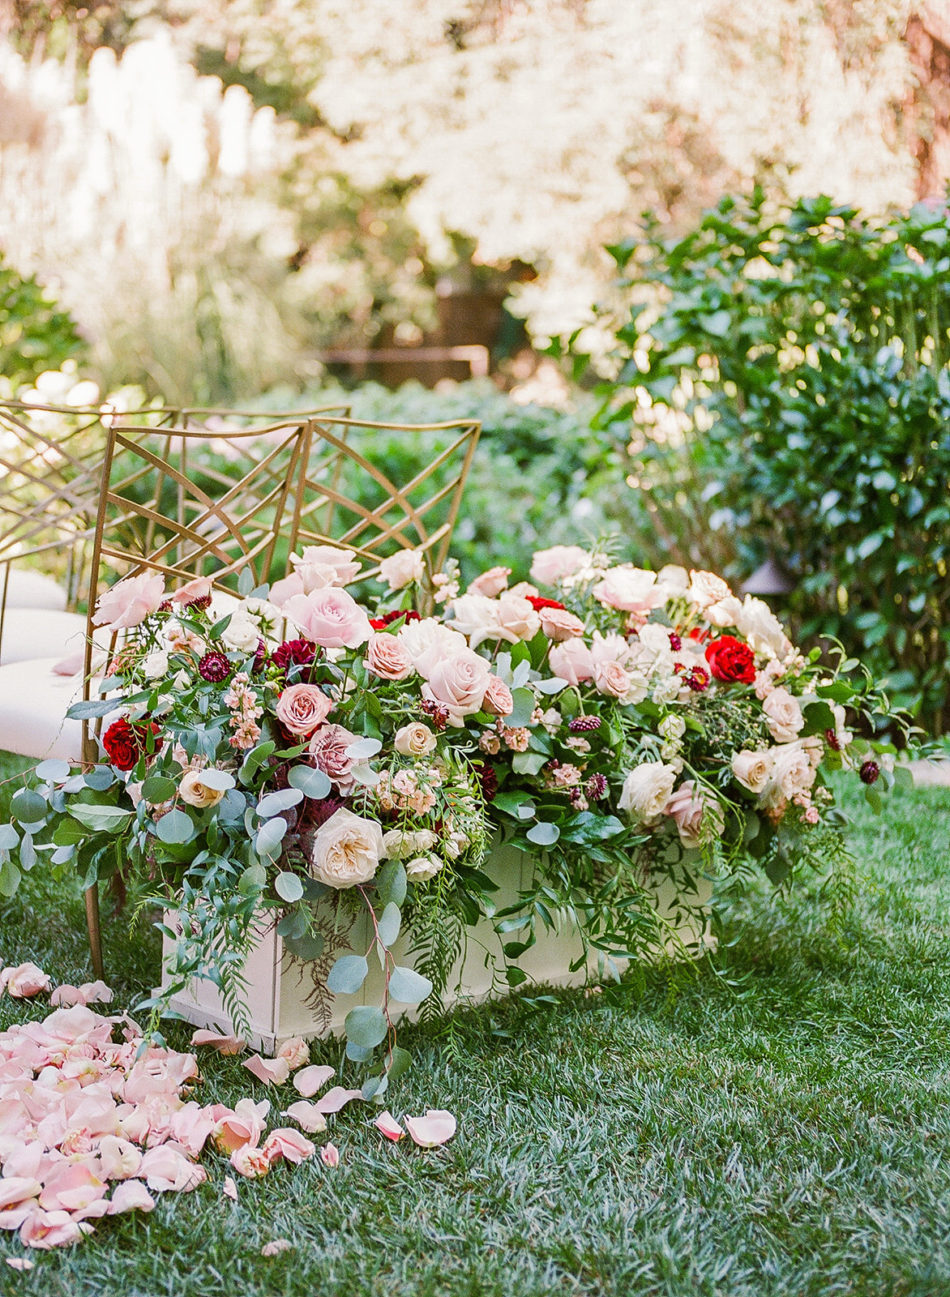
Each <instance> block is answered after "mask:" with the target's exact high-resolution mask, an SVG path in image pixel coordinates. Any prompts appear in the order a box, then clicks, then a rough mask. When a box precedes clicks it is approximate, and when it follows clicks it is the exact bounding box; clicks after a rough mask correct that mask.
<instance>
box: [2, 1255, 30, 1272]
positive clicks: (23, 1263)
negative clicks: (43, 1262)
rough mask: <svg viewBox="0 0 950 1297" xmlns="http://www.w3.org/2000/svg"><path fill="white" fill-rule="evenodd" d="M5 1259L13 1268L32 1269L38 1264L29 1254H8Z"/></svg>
mask: <svg viewBox="0 0 950 1297" xmlns="http://www.w3.org/2000/svg"><path fill="white" fill-rule="evenodd" d="M4 1259H5V1261H6V1263H7V1265H8V1266H9V1267H10V1269H11V1270H32V1269H33V1267H34V1266H35V1265H36V1262H35V1261H31V1260H30V1258H29V1257H28V1256H8V1257H5V1258H4Z"/></svg>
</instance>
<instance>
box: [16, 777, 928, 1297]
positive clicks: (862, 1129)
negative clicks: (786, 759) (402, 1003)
mask: <svg viewBox="0 0 950 1297" xmlns="http://www.w3.org/2000/svg"><path fill="white" fill-rule="evenodd" d="M14 768H15V767H14V766H13V765H12V764H10V763H7V765H5V766H4V767H3V772H4V773H8V772H9V771H11V770H13V769H14ZM5 791H6V790H5ZM851 809H852V812H853V814H854V817H855V820H856V831H855V836H854V844H855V848H856V854H857V858H858V861H859V865H860V869H861V871H862V875H863V879H864V881H863V884H862V887H861V892H860V898H859V900H858V902H857V903H856V905H855V907H854V909H853V910H852V912H851V913H850V914H849V915H848V917H847V918H846V920H845V922H844V924H843V925H842V926H840V927H839V928H838V930H837V931H836V930H835V928H834V926H833V925H832V924H830V923H829V922H828V921H827V911H823V910H822V909H821V908H820V906H818V905H817V904H816V903H815V901H814V899H813V898H809V897H807V896H804V895H800V896H798V897H796V898H795V899H794V900H793V901H792V902H790V903H788V904H785V903H779V902H776V901H775V899H773V898H770V897H767V896H764V895H763V896H756V897H752V898H750V899H748V900H746V901H744V902H743V903H742V904H741V905H739V906H737V907H735V908H734V909H733V910H732V911H731V912H730V914H729V915H728V916H727V919H726V922H725V928H724V934H723V937H722V944H721V947H720V953H719V955H718V956H717V958H716V972H713V971H712V970H711V969H705V970H702V971H701V972H700V975H699V976H697V977H696V978H694V979H691V980H689V981H687V982H685V983H684V984H682V985H680V986H678V987H677V988H675V990H673V989H671V987H670V985H669V984H668V983H665V984H664V983H663V982H660V981H658V980H656V981H655V982H654V983H653V984H651V985H648V986H647V987H646V988H645V989H644V988H642V987H641V988H640V989H639V990H638V991H637V990H634V989H633V988H628V989H627V990H624V991H622V992H620V991H611V992H608V993H606V994H604V995H601V996H593V997H589V998H584V997H583V996H581V995H577V994H575V995H563V996H561V997H559V1001H560V1002H559V1004H558V1006H557V1007H556V1008H554V1007H552V1006H542V1007H540V1008H539V1007H535V1008H532V1007H531V1006H530V1005H525V1004H516V1003H513V1004H508V1005H504V1006H502V1007H494V1008H490V1009H485V1010H481V1011H479V1012H477V1013H472V1014H469V1015H466V1016H465V1017H464V1018H461V1019H457V1020H456V1022H455V1027H456V1030H455V1032H454V1034H453V1035H452V1036H451V1037H447V1036H445V1035H444V1034H443V1035H442V1037H441V1038H440V1037H439V1036H437V1035H436V1034H433V1033H431V1032H430V1033H423V1032H422V1031H416V1032H414V1033H412V1036H413V1038H412V1041H411V1042H410V1043H411V1044H412V1045H413V1046H414V1048H415V1050H416V1052H417V1054H418V1059H417V1064H416V1066H415V1067H414V1069H413V1071H412V1072H411V1074H410V1076H409V1077H408V1078H407V1080H406V1081H405V1082H403V1083H402V1088H401V1089H400V1090H399V1092H398V1097H394V1098H393V1103H392V1105H391V1106H392V1108H393V1110H394V1111H395V1112H396V1114H397V1115H401V1113H402V1112H403V1111H409V1112H411V1113H412V1112H419V1111H422V1110H424V1108H425V1107H426V1106H427V1105H428V1106H433V1107H446V1108H449V1109H451V1110H452V1111H454V1112H455V1113H456V1114H457V1115H458V1117H459V1119H460V1128H459V1134H458V1135H457V1136H456V1138H455V1140H454V1141H453V1142H452V1143H450V1144H449V1145H447V1146H445V1147H444V1148H443V1149H440V1150H434V1151H429V1152H424V1151H422V1150H419V1149H416V1148H415V1147H408V1148H407V1147H406V1144H405V1142H403V1144H401V1145H399V1146H398V1147H394V1146H391V1145H389V1144H386V1143H385V1141H383V1140H382V1138H381V1137H380V1136H379V1135H378V1134H377V1133H376V1131H375V1130H373V1129H372V1128H371V1127H369V1126H367V1124H366V1113H367V1109H366V1108H360V1106H358V1105H353V1106H351V1108H350V1109H348V1110H346V1111H345V1112H344V1113H342V1114H340V1115H339V1116H338V1117H336V1118H333V1119H331V1120H332V1123H333V1124H332V1126H331V1132H330V1135H331V1137H332V1138H333V1140H334V1141H335V1142H336V1143H337V1145H338V1146H339V1147H340V1149H341V1151H342V1162H341V1164H340V1166H339V1168H337V1169H336V1170H328V1169H327V1168H326V1167H324V1166H323V1165H322V1164H321V1163H320V1162H319V1161H317V1162H315V1163H312V1164H309V1165H307V1164H304V1165H303V1166H301V1167H298V1168H286V1167H278V1168H277V1169H276V1170H275V1171H273V1172H272V1173H271V1174H270V1175H269V1176H268V1177H267V1178H266V1179H265V1180H262V1181H259V1182H246V1181H245V1182H242V1183H241V1184H239V1186H238V1198H239V1201H238V1203H237V1204H236V1205H235V1204H233V1203H231V1202H230V1201H229V1200H228V1199H227V1198H225V1197H223V1196H222V1194H221V1184H222V1181H223V1178H224V1175H225V1174H226V1173H227V1171H228V1170H229V1168H228V1166H227V1163H226V1162H225V1161H224V1159H219V1158H217V1155H215V1154H212V1155H210V1156H209V1157H208V1158H206V1159H205V1164H206V1165H207V1166H208V1167H209V1172H210V1178H209V1182H208V1183H207V1184H205V1185H204V1186H202V1187H200V1188H199V1189H198V1190H197V1191H196V1192H194V1193H192V1194H188V1195H175V1194H172V1195H167V1196H166V1197H164V1198H159V1202H158V1206H157V1208H156V1210H155V1212H154V1213H153V1214H152V1215H151V1216H150V1217H144V1216H140V1215H135V1216H123V1217H120V1218H117V1219H115V1220H113V1221H108V1222H103V1223H101V1224H99V1225H98V1228H97V1230H96V1233H95V1235H93V1236H92V1237H91V1238H90V1239H88V1240H87V1241H86V1242H85V1243H83V1244H81V1245H80V1246H78V1247H76V1248H74V1249H72V1250H67V1251H62V1252H58V1253H49V1254H43V1253H35V1254H33V1256H34V1259H35V1260H36V1269H35V1270H33V1271H32V1272H30V1273H27V1274H14V1273H13V1272H12V1271H10V1272H6V1267H4V1266H2V1265H0V1293H3V1294H6V1293H32V1294H38V1295H42V1297H67V1295H68V1297H80V1295H82V1294H103V1297H158V1295H159V1294H169V1295H172V1294H174V1295H176V1297H219V1295H221V1297H252V1295H253V1297H264V1295H265V1294H266V1295H267V1297H272V1295H275V1297H276V1295H278V1294H287V1295H288V1297H289V1295H291V1294H292V1295H293V1297H297V1295H298V1294H299V1295H300V1297H321V1295H322V1294H328V1295H329V1294H333V1295H334V1297H335V1295H336V1294H340V1295H345V1297H351V1295H354V1297H355V1294H380V1295H382V1294H386V1295H387V1297H410V1295H411V1297H425V1294H435V1293H440V1294H441V1293H445V1294H452V1297H482V1295H483V1294H486V1295H487V1294H493V1295H494V1294H498V1295H499V1297H502V1295H504V1297H527V1295H528V1294H531V1295H532V1297H535V1295H537V1297H546V1295H547V1294H575V1293H577V1294H580V1293H583V1294H616V1295H617V1297H633V1295H634V1294H637V1295H639V1294H669V1295H671V1297H672V1295H674V1294H675V1295H676V1297H704V1295H708V1297H713V1295H714V1294H715V1295H717V1297H733V1295H738V1294H742V1295H743V1297H744V1295H745V1294H748V1297H766V1295H768V1294H815V1295H816V1297H817V1295H819V1294H820V1295H821V1297H825V1295H826V1294H837V1293H847V1294H869V1295H870V1294H873V1295H874V1297H882V1295H887V1297H891V1295H897V1294H921V1297H924V1295H925V1294H926V1295H927V1297H939V1295H940V1294H950V1106H948V1103H947V1099H948V1091H950V1049H948V1041H950V1031H948V1026H950V1023H948V1010H950V918H948V916H950V789H946V790H944V789H924V790H920V791H916V792H912V793H899V794H897V795H895V796H894V797H893V799H892V800H891V802H890V804H889V809H888V812H887V817H886V819H884V820H883V821H879V820H875V819H874V818H873V817H872V816H871V815H870V814H869V813H867V812H866V811H865V809H864V806H863V803H862V802H861V801H860V799H858V798H855V799H854V800H853V804H852V805H851ZM108 945H109V950H108V959H109V964H110V968H109V973H110V981H111V982H112V984H113V985H114V986H115V987H116V989H117V992H118V994H119V1001H118V1002H119V1003H126V1002H128V1000H129V999H131V998H132V997H133V996H134V995H135V994H136V993H137V992H139V991H141V989H142V988H143V987H146V986H149V985H151V984H153V983H154V980H155V978H156V976H157V960H158V954H157V943H156V940H155V938H154V934H153V933H151V932H150V931H148V930H147V929H145V930H140V931H137V932H136V933H135V934H133V935H131V936H130V934H129V933H128V931H127V930H126V929H125V927H124V925H123V924H121V923H116V924H113V925H112V926H111V927H110V929H109V932H108ZM0 955H2V957H3V960H4V962H6V963H15V962H18V961H20V960H22V959H26V958H32V959H35V960H36V961H37V962H38V963H40V964H41V965H42V966H43V967H44V968H45V969H46V970H47V971H48V972H49V973H51V974H52V976H53V977H54V979H55V980H56V981H70V982H78V981H81V980H86V979H87V978H88V977H89V976H90V975H91V974H90V973H89V970H88V964H87V963H86V950H85V942H84V926H83V919H82V907H81V902H80V900H79V898H78V895H77V894H75V893H74V892H70V893H69V894H68V895H59V894H55V893H54V892H53V891H52V890H51V889H50V888H49V886H48V885H45V884H44V883H43V882H42V881H41V880H40V879H39V878H31V879H30V880H29V882H28V886H27V887H25V888H24V889H23V891H22V893H21V894H20V895H19V896H17V897H16V898H15V900H13V901H12V902H9V903H6V904H4V905H3V906H2V909H0ZM42 1011H43V1010H42V1008H41V1007H39V1006H37V1005H34V1006H32V1007H30V1006H28V1005H26V1006H25V1005H23V1004H20V1003H15V1002H11V1001H9V1000H7V999H4V1000H2V1001H0V1025H3V1026H6V1025H8V1024H9V1023H10V1022H12V1021H16V1020H22V1019H25V1018H27V1017H30V1016H36V1015H37V1014H38V1013H40V1012H42ZM189 1031H190V1029H188V1030H187V1031H186V1030H184V1029H181V1028H178V1027H174V1026H173V1027H172V1028H171V1030H170V1031H169V1033H168V1034H169V1040H170V1042H171V1043H173V1044H176V1045H179V1046H181V1045H183V1044H184V1043H185V1042H186V1040H187V1038H188V1033H189ZM409 1034H410V1033H406V1035H407V1037H408V1035H409ZM337 1056H338V1050H337V1049H336V1048H335V1047H333V1046H330V1045H319V1046H316V1047H315V1048H314V1061H330V1062H336V1060H337ZM203 1065H204V1067H205V1071H206V1078H207V1080H206V1084H205V1086H204V1087H203V1093H204V1095H205V1096H207V1097H206V1101H211V1100H212V1098H214V1097H221V1098H224V1099H227V1100H230V1101H232V1102H233V1101H234V1100H235V1099H237V1098H238V1097H239V1096H240V1095H242V1094H244V1093H249V1092H254V1093H255V1097H258V1098H260V1097H264V1093H265V1092H264V1089H263V1087H261V1086H260V1085H259V1084H258V1083H257V1082H256V1081H254V1080H253V1078H251V1077H250V1076H249V1075H248V1073H246V1072H245V1071H244V1069H243V1068H241V1067H240V1064H239V1063H236V1062H235V1060H226V1059H217V1058H211V1059H207V1060H204V1059H203ZM273 1093H274V1092H273V1091H271V1092H270V1094H269V1096H268V1097H273ZM291 1094H292V1097H293V1098H296V1097H297V1096H296V1094H295V1093H294V1092H292V1091H291ZM278 1237H286V1238H289V1239H291V1240H292V1242H293V1243H294V1248H293V1250H292V1251H288V1252H284V1253H283V1254H281V1255H279V1256H277V1257H275V1258H272V1259H265V1258H262V1257H261V1255H260V1249H261V1246H262V1245H263V1244H264V1243H265V1242H267V1241H268V1240H269V1239H273V1238H278ZM4 1244H6V1246H4ZM19 1251H20V1248H19V1244H18V1242H17V1241H16V1239H15V1236H14V1237H13V1238H10V1237H9V1236H7V1237H5V1238H2V1239H0V1256H2V1255H4V1254H6V1255H14V1254H18V1253H19Z"/></svg>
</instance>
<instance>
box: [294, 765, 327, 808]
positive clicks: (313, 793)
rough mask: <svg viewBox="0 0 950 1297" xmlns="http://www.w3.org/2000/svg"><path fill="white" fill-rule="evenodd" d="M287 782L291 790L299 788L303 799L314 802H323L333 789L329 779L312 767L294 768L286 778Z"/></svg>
mask: <svg viewBox="0 0 950 1297" xmlns="http://www.w3.org/2000/svg"><path fill="white" fill-rule="evenodd" d="M287 782H288V783H289V784H290V786H291V788H299V789H300V791H301V792H302V793H303V795H304V797H309V798H310V799H311V800H312V801H315V802H321V801H323V799H324V798H325V797H327V796H328V795H329V793H330V789H331V788H332V787H333V785H332V784H331V783H330V780H329V777H328V776H327V775H325V774H324V773H323V771H322V770H315V769H314V767H313V766H294V767H293V769H292V770H291V771H290V773H289V774H288V776H287Z"/></svg>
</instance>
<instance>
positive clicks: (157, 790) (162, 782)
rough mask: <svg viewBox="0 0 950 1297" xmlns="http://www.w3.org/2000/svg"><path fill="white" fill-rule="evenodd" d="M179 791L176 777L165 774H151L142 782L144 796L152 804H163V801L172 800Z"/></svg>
mask: <svg viewBox="0 0 950 1297" xmlns="http://www.w3.org/2000/svg"><path fill="white" fill-rule="evenodd" d="M177 792H178V785H177V784H176V783H175V781H174V779H166V778H165V776H164V775H149V777H148V778H147V779H146V780H144V782H143V783H142V796H143V797H144V798H145V800H146V801H147V802H148V804H149V805H150V806H161V804H162V802H168V801H171V799H172V798H173V797H174V796H175V794H176V793H177Z"/></svg>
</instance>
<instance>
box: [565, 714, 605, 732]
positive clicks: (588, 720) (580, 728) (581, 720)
mask: <svg viewBox="0 0 950 1297" xmlns="http://www.w3.org/2000/svg"><path fill="white" fill-rule="evenodd" d="M600 726H601V719H600V717H599V716H572V717H571V719H570V720H569V721H568V723H567V728H568V729H569V730H570V731H571V733H572V734H590V733H592V732H593V731H594V730H599V729H600Z"/></svg>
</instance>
